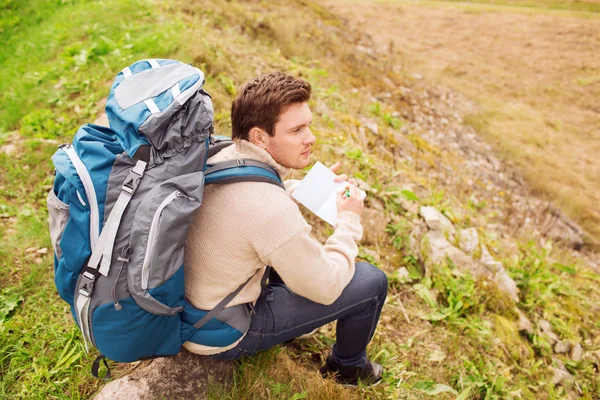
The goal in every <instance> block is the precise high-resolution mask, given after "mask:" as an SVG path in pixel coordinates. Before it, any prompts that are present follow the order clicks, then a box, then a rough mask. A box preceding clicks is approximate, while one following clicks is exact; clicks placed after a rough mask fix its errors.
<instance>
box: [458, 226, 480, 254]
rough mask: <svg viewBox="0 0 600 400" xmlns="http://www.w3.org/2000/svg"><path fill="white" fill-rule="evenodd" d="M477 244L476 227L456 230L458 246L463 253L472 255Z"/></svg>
mask: <svg viewBox="0 0 600 400" xmlns="http://www.w3.org/2000/svg"><path fill="white" fill-rule="evenodd" d="M477 246H479V235H478V234H477V229H475V228H468V229H461V230H459V231H458V247H460V249H461V250H462V251H464V252H465V253H467V254H469V255H473V253H474V252H475V250H477Z"/></svg>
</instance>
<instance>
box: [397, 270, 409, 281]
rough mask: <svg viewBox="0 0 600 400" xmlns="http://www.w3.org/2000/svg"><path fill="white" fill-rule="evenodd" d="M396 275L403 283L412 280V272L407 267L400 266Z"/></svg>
mask: <svg viewBox="0 0 600 400" xmlns="http://www.w3.org/2000/svg"><path fill="white" fill-rule="evenodd" d="M396 277H397V278H398V281H400V282H401V283H406V282H410V281H411V279H410V273H409V272H408V270H407V269H406V267H400V268H398V270H397V271H396Z"/></svg>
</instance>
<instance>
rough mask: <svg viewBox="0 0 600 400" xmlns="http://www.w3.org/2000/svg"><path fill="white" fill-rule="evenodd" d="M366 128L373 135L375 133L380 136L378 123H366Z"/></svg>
mask: <svg viewBox="0 0 600 400" xmlns="http://www.w3.org/2000/svg"><path fill="white" fill-rule="evenodd" d="M365 127H366V128H367V129H368V130H370V131H371V132H372V133H374V134H375V135H379V125H377V122H373V121H368V122H365Z"/></svg>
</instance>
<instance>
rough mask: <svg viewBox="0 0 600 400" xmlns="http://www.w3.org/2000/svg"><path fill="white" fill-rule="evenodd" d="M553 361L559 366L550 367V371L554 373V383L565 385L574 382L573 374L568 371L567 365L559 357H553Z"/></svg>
mask: <svg viewBox="0 0 600 400" xmlns="http://www.w3.org/2000/svg"><path fill="white" fill-rule="evenodd" d="M552 361H553V362H554V363H555V364H556V365H557V367H550V368H549V369H550V371H552V372H553V373H554V376H553V377H552V383H554V385H555V386H556V385H563V386H564V385H565V384H566V383H569V382H573V379H574V377H573V375H571V374H570V373H569V371H567V369H566V368H565V365H564V364H563V363H562V361H560V360H559V359H557V358H553V359H552Z"/></svg>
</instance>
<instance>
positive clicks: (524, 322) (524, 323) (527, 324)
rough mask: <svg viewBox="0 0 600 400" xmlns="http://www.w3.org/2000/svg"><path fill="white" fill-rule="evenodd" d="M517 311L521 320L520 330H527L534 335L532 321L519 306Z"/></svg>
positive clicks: (519, 323)
mask: <svg viewBox="0 0 600 400" xmlns="http://www.w3.org/2000/svg"><path fill="white" fill-rule="evenodd" d="M516 311H517V314H519V322H518V328H519V332H526V333H528V334H530V335H533V334H534V330H533V324H532V323H531V321H530V320H529V319H528V318H527V317H526V316H525V314H524V313H523V312H522V311H521V310H519V309H518V308H517V309H516Z"/></svg>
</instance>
